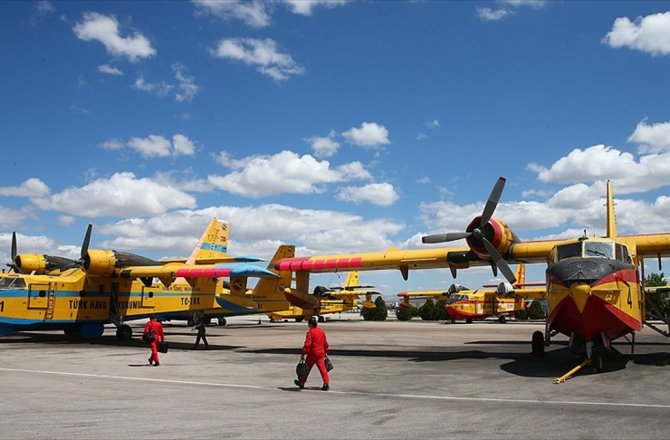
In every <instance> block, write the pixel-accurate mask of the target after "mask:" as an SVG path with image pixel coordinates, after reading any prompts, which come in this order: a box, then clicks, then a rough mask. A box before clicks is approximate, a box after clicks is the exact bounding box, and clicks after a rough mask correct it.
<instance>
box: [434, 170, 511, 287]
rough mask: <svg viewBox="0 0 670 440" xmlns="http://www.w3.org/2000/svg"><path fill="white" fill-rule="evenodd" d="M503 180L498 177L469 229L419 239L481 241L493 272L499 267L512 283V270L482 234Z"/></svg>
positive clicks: (501, 189) (496, 204) (503, 184)
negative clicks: (476, 220)
mask: <svg viewBox="0 0 670 440" xmlns="http://www.w3.org/2000/svg"><path fill="white" fill-rule="evenodd" d="M505 182H506V179H505V178H504V177H500V178H499V179H498V181H497V182H496V184H495V185H494V186H493V190H491V194H490V195H489V198H488V200H487V201H486V205H485V206H484V210H483V211H482V215H481V216H480V218H479V225H477V226H475V227H474V228H473V229H472V230H471V231H465V232H447V233H443V234H433V235H427V236H425V237H423V238H422V239H421V241H422V242H423V243H444V242H448V241H455V240H460V239H462V238H466V239H471V240H472V241H475V242H477V243H482V244H483V245H484V248H485V249H486V252H487V253H488V255H489V256H490V257H491V261H492V262H493V263H494V266H492V267H493V273H494V274H495V275H497V273H496V268H498V269H500V271H501V272H502V274H503V275H504V276H505V278H507V280H508V281H509V282H511V283H512V284H514V283H515V282H516V277H515V276H514V272H512V270H511V269H510V267H509V265H508V264H507V262H506V261H505V260H504V259H503V257H502V255H500V252H498V249H496V247H495V246H493V244H491V242H490V241H489V240H488V239H487V238H486V234H484V228H485V227H486V226H487V225H488V223H489V220H491V217H492V216H493V212H494V211H495V209H496V207H497V206H498V202H499V201H500V196H501V195H502V192H503V189H504V188H505Z"/></svg>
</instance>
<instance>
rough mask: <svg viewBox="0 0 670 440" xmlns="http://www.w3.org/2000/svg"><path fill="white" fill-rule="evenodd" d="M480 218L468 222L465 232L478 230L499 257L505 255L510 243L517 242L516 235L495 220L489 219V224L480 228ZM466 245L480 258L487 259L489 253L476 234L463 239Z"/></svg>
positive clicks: (504, 224)
mask: <svg viewBox="0 0 670 440" xmlns="http://www.w3.org/2000/svg"><path fill="white" fill-rule="evenodd" d="M480 219H481V216H477V217H475V218H474V220H472V221H471V222H470V224H469V225H468V227H467V228H466V230H465V231H466V232H473V231H474V230H475V229H479V231H480V232H481V236H483V237H485V238H486V239H487V240H488V241H489V242H490V243H491V244H492V245H493V247H495V248H496V250H497V251H498V252H500V254H501V255H503V256H504V255H505V254H506V253H507V251H508V250H509V248H510V246H512V243H514V242H516V241H519V239H518V238H517V236H516V235H514V233H513V232H512V230H511V229H510V228H509V226H507V223H505V222H504V221H502V220H499V219H497V218H491V219H490V220H489V222H488V223H487V224H486V225H485V226H484V227H483V228H482V227H480V225H479V222H480ZM465 241H466V242H467V243H468V246H469V247H470V249H472V250H473V252H475V253H476V254H477V256H479V257H480V258H484V259H488V258H489V253H488V251H487V250H486V248H485V247H484V242H483V241H482V240H481V238H479V237H477V234H473V235H471V236H469V237H467V238H466V239H465Z"/></svg>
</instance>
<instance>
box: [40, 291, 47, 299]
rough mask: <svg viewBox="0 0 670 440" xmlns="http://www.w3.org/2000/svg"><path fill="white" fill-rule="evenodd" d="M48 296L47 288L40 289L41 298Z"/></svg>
mask: <svg viewBox="0 0 670 440" xmlns="http://www.w3.org/2000/svg"><path fill="white" fill-rule="evenodd" d="M45 296H47V292H46V291H45V290H40V298H44V297H45Z"/></svg>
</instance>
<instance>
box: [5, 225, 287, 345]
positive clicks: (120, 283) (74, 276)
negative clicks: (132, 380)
mask: <svg viewBox="0 0 670 440" xmlns="http://www.w3.org/2000/svg"><path fill="white" fill-rule="evenodd" d="M91 230H92V226H91V225H89V227H88V229H87V231H86V236H85V238H84V242H83V244H82V249H81V259H80V260H78V261H77V267H75V268H70V269H66V270H65V271H63V272H59V275H49V274H33V273H30V274H26V273H8V274H5V275H4V276H3V277H1V278H0V336H2V335H9V334H11V333H13V332H15V331H22V330H63V331H65V333H66V334H68V335H80V336H82V337H88V338H93V337H99V336H101V335H102V334H103V332H104V325H105V324H106V323H113V324H114V325H115V326H116V327H117V331H116V335H117V338H119V339H121V340H126V339H130V338H131V336H132V330H131V328H130V326H128V325H127V324H124V321H125V320H127V319H138V318H146V317H148V316H149V315H151V314H159V313H167V312H176V311H183V310H197V309H206V308H211V307H214V304H216V299H215V294H216V293H219V292H220V289H221V287H219V286H221V283H219V282H218V279H219V277H230V278H231V281H232V282H231V284H233V285H240V286H245V285H246V278H247V277H249V276H253V277H273V278H274V277H276V275H275V274H274V273H273V272H270V271H268V270H266V269H263V268H260V267H258V266H255V265H253V264H250V262H253V261H259V260H258V259H256V258H247V257H240V258H231V257H228V256H227V255H226V251H227V244H228V243H227V242H228V225H227V223H224V222H220V221H218V220H216V219H214V220H212V222H211V223H210V225H209V226H208V229H207V232H206V233H205V234H204V236H205V237H206V238H207V240H206V242H205V243H201V244H200V246H199V250H198V254H197V257H196V259H195V262H194V263H193V264H187V263H185V262H184V261H182V260H171V261H155V260H151V259H149V258H145V257H142V256H139V255H135V254H131V253H127V252H118V251H113V250H97V249H89V248H88V247H89V243H90V239H91ZM13 254H15V252H13ZM13 260H16V259H15V258H13ZM13 263H14V264H16V265H17V266H18V267H19V268H21V271H25V270H26V269H25V267H24V266H23V262H22V263H21V264H19V263H18V262H16V261H13ZM154 277H155V278H158V279H160V280H161V283H162V285H156V284H153V279H154ZM177 278H184V279H185V280H186V284H180V285H179V286H176V285H175V286H173V288H172V289H171V288H170V287H171V285H172V283H173V282H174V281H175V280H176V279H177Z"/></svg>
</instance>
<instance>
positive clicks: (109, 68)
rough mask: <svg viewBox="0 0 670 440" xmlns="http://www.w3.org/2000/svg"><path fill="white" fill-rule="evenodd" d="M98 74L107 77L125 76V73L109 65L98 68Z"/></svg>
mask: <svg viewBox="0 0 670 440" xmlns="http://www.w3.org/2000/svg"><path fill="white" fill-rule="evenodd" d="M98 72H100V73H106V74H107V75H115V76H123V72H122V71H120V70H119V69H117V68H116V67H114V66H110V65H109V64H101V65H99V66H98Z"/></svg>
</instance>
